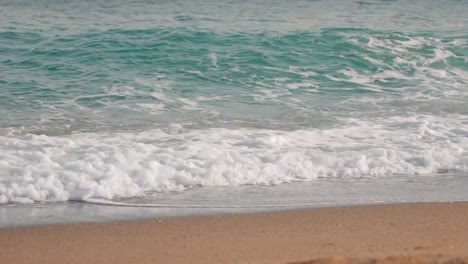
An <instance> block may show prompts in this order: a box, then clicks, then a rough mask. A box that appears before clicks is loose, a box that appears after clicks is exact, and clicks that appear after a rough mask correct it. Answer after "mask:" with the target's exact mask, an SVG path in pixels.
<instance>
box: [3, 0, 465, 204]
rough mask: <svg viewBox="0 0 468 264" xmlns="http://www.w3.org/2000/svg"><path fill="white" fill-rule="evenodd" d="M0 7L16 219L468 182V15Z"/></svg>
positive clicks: (264, 5) (180, 6) (76, 4)
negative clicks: (423, 178) (319, 189)
mask: <svg viewBox="0 0 468 264" xmlns="http://www.w3.org/2000/svg"><path fill="white" fill-rule="evenodd" d="M0 5H1V8H0V148H1V150H2V153H0V203H7V202H28V201H53V200H60V201H61V200H71V199H74V200H86V199H88V198H108V199H112V198H118V197H132V196H135V195H143V194H145V193H148V192H154V191H156V192H158V191H169V190H177V191H180V190H184V189H187V188H195V187H197V186H236V185H245V184H277V183H282V182H290V181H310V180H314V179H317V178H322V177H362V176H365V177H367V176H371V177H374V176H375V177H385V176H386V175H391V174H407V175H408V177H411V175H414V174H434V173H440V172H457V173H458V172H460V173H466V172H467V171H468V118H467V114H468V106H467V103H468V30H467V29H468V16H467V15H466V14H468V3H467V2H466V1H455V0H453V1H448V0H447V1H292V2H287V1H266V0H264V1H260V0H259V1H132V2H127V1H112V3H109V2H107V1H70V2H66V1H52V0H46V1H37V2H34V1H4V0H2V1H0Z"/></svg>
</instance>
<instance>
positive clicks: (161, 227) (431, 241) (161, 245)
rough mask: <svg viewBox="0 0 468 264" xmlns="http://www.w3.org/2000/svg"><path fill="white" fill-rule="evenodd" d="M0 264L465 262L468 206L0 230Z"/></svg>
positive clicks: (424, 205) (347, 209) (425, 205)
mask: <svg viewBox="0 0 468 264" xmlns="http://www.w3.org/2000/svg"><path fill="white" fill-rule="evenodd" d="M0 249H1V250H0V263H467V262H468V203H467V202H458V203H417V204H398V205H372V206H357V207H341V208H320V209H307V210H292V211H280V212H271V213H260V214H237V215H221V216H197V217H185V218H174V219H155V220H152V221H142V222H124V223H105V224H102V223H97V224H72V225H49V226H37V227H26V228H24V227H23V228H16V229H3V230H0Z"/></svg>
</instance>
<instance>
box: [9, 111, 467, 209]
mask: <svg viewBox="0 0 468 264" xmlns="http://www.w3.org/2000/svg"><path fill="white" fill-rule="evenodd" d="M0 148H1V149H2V152H1V153H0V203H9V202H20V203H24V202H34V201H66V200H86V199H89V198H106V199H111V198H118V197H130V196H136V195H143V194H144V193H145V192H148V191H180V190H184V189H187V188H193V187H196V186H237V185H244V184H264V185H270V184H278V183H282V182H291V181H310V180H314V179H316V178H318V177H361V176H365V177H384V176H386V175H390V174H426V173H437V172H450V171H456V172H468V123H467V122H466V120H464V119H463V118H460V117H451V118H450V119H443V118H436V117H431V116H414V117H394V118H389V119H376V120H372V121H370V120H369V121H363V120H357V119H349V120H346V121H345V122H344V123H343V124H342V125H340V126H336V127H335V128H332V129H326V130H298V131H276V130H249V129H236V130H230V129H222V128H213V129H206V130H193V129H192V130H185V129H183V128H182V127H180V126H174V127H173V129H172V130H171V132H170V133H169V132H164V131H162V130H148V131H143V132H139V133H99V134H94V133H81V134H72V135H68V136H46V135H25V136H20V137H9V136H2V137H0ZM440 177H444V176H443V174H441V175H440Z"/></svg>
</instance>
